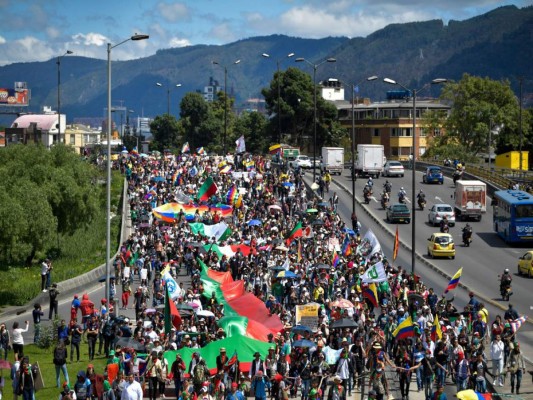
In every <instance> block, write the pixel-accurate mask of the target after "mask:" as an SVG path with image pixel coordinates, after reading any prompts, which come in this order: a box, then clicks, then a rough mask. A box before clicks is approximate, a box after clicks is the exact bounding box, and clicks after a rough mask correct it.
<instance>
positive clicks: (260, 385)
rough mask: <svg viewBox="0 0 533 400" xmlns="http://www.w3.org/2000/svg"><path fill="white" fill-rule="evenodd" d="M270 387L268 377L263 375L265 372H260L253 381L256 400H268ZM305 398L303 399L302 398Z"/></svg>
mask: <svg viewBox="0 0 533 400" xmlns="http://www.w3.org/2000/svg"><path fill="white" fill-rule="evenodd" d="M269 386H270V380H269V379H268V377H267V376H266V375H265V374H264V373H263V371H261V370H259V371H257V373H256V374H255V375H254V377H253V379H252V386H251V388H252V391H253V392H254V396H255V400H266V398H267V395H266V389H267V387H269ZM302 396H303V388H302ZM302 398H303V397H302Z"/></svg>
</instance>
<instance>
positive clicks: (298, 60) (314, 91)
mask: <svg viewBox="0 0 533 400" xmlns="http://www.w3.org/2000/svg"><path fill="white" fill-rule="evenodd" d="M294 61H296V62H305V63H307V64H309V65H310V66H311V67H313V182H315V181H316V165H315V163H316V123H317V121H316V69H317V68H318V67H320V66H321V65H322V64H324V63H327V62H328V63H334V62H337V60H336V59H335V58H327V59H325V60H324V61H322V62H321V63H318V64H313V63H312V62H310V61H308V60H306V59H305V58H303V57H299V58H297V59H296V60H294Z"/></svg>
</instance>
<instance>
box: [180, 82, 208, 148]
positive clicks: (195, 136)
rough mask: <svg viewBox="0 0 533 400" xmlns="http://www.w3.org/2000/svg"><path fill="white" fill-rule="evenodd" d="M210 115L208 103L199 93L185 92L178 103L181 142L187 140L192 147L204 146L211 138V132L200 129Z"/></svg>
mask: <svg viewBox="0 0 533 400" xmlns="http://www.w3.org/2000/svg"><path fill="white" fill-rule="evenodd" d="M209 117H210V114H209V104H208V103H207V102H206V101H205V99H204V98H203V97H202V95H201V94H199V93H192V92H191V93H187V94H186V95H185V96H183V99H182V100H181V103H180V120H179V125H180V130H181V132H180V133H181V134H182V137H183V142H189V145H190V146H191V148H192V149H195V148H197V147H200V146H206V145H207V144H208V143H210V142H211V140H212V133H211V132H206V131H204V130H202V129H201V126H202V124H204V123H205V122H206V121H207V120H208V119H209Z"/></svg>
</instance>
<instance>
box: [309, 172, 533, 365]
mask: <svg viewBox="0 0 533 400" xmlns="http://www.w3.org/2000/svg"><path fill="white" fill-rule="evenodd" d="M304 179H305V181H306V182H308V183H309V184H310V183H311V181H312V177H311V174H306V176H305V178H304ZM387 179H388V180H389V182H391V183H392V185H393V194H394V195H395V196H396V193H397V191H398V190H399V189H400V187H401V186H404V188H405V189H406V190H407V193H408V194H410V187H411V186H410V185H408V183H407V180H409V182H410V175H409V179H407V178H403V179H402V178H387ZM421 179H422V176H421V175H420V181H421ZM374 181H375V183H374V187H375V188H377V189H381V187H382V185H383V184H384V183H385V179H384V178H379V179H377V180H374ZM337 182H339V183H341V184H342V186H339V185H338V184H337ZM365 182H366V180H363V179H359V180H358V181H357V182H356V199H357V200H358V202H357V204H356V213H357V217H358V220H359V221H360V222H361V224H362V226H363V234H364V232H366V229H368V228H370V229H372V231H373V232H374V233H375V235H376V236H377V238H378V240H379V242H380V244H381V247H382V249H383V251H384V253H385V254H386V255H387V256H388V257H389V258H391V257H392V249H393V246H394V232H395V229H396V226H395V224H389V223H387V222H386V220H385V211H383V210H382V209H381V205H380V204H379V202H374V201H373V202H371V203H370V204H369V205H364V204H362V201H363V196H362V193H363V187H364V184H365ZM421 185H422V184H421ZM452 186H453V184H452V183H451V181H450V182H448V181H446V182H445V184H444V185H423V190H424V192H425V193H426V198H427V199H428V205H429V204H433V202H432V200H430V198H429V197H430V196H432V198H434V197H435V196H437V197H441V198H442V197H443V196H445V195H446V193H447V192H449V193H453V188H452ZM334 191H336V192H337V194H338V195H339V207H338V211H339V214H340V216H341V218H342V219H343V220H344V221H347V222H349V221H350V215H351V212H352V210H351V204H352V201H351V182H350V180H349V177H347V176H345V175H343V176H341V177H339V178H336V179H334V181H333V184H332V185H331V187H330V192H329V193H326V194H325V195H324V199H326V200H328V199H329V197H330V196H331V195H333V192H334ZM374 193H376V190H374ZM448 198H449V194H448ZM438 202H440V201H438ZM409 206H410V205H409ZM427 210H428V208H426V210H425V211H423V212H422V211H417V217H418V219H417V241H416V245H417V253H418V255H419V256H421V257H422V258H423V259H424V262H422V261H421V260H417V264H416V273H417V274H418V275H420V276H421V277H422V281H423V282H424V284H426V286H427V287H433V288H434V289H435V292H436V293H437V294H439V295H440V294H442V293H443V291H444V289H445V288H446V286H447V285H448V279H447V278H445V277H443V276H442V275H441V274H440V273H438V272H436V271H435V270H433V269H432V268H430V267H429V266H427V265H426V264H425V262H428V263H431V264H433V265H435V266H436V267H438V268H442V270H444V272H446V273H448V274H450V275H453V274H454V273H455V272H456V271H457V269H458V267H459V265H462V266H463V267H464V269H463V271H464V272H463V277H462V278H461V282H462V283H464V284H465V285H466V286H467V287H468V288H469V289H471V290H473V291H474V292H475V293H477V294H478V295H479V296H486V297H488V298H490V299H492V298H495V297H497V286H496V287H495V286H494V285H495V277H496V276H497V273H496V272H488V273H486V272H481V273H480V271H482V268H478V269H475V268H472V267H471V268H467V265H470V266H472V265H478V264H479V261H475V257H476V256H481V257H489V258H491V259H495V260H500V258H501V257H502V254H501V253H502V252H500V251H499V249H496V250H493V249H492V248H491V247H489V246H487V247H486V249H485V250H480V249H478V248H477V246H482V243H484V242H485V241H484V240H482V239H479V232H478V233H476V230H479V229H480V228H479V226H478V225H480V226H481V225H484V224H485V223H489V221H490V220H491V218H492V217H490V218H487V216H488V215H484V217H483V219H482V221H481V222H480V223H477V222H474V223H472V224H471V225H473V226H474V240H475V242H473V244H472V247H470V248H466V249H464V248H463V247H462V245H459V246H458V249H457V250H458V251H457V256H456V259H455V260H433V259H428V258H427V257H426V256H425V253H426V250H425V249H426V242H425V239H427V237H429V234H430V233H431V232H436V231H438V227H435V228H432V227H430V226H428V225H427ZM367 211H368V212H370V213H371V214H373V215H374V216H375V217H377V219H378V220H379V221H380V223H379V224H377V223H376V222H375V220H374V219H373V218H372V217H370V216H369V215H368V214H367ZM487 214H488V213H487ZM422 215H423V216H424V218H422ZM465 224H466V223H463V222H458V223H457V225H456V227H454V228H452V230H451V233H452V235H453V236H454V239H455V240H458V241H460V240H461V235H460V232H461V231H460V229H461V227H462V226H464V225H465ZM490 226H491V224H490V223H489V228H490ZM482 229H488V228H482ZM399 232H400V233H399V235H400V241H402V242H403V243H405V244H407V245H408V246H410V245H411V225H410V224H400V225H399ZM481 232H483V231H481ZM487 232H490V231H487ZM487 236H488V235H487ZM481 237H483V235H482V236H481ZM421 238H422V239H421ZM495 239H496V240H499V238H498V237H495ZM502 243H503V242H502ZM487 249H488V250H487ZM421 251H422V252H421ZM522 251H525V250H524V249H520V252H522ZM467 252H468V253H467ZM464 253H467V254H466V255H465V254H464ZM504 257H508V256H507V255H505V254H504ZM459 262H461V263H462V264H459ZM499 262H501V261H499ZM395 265H399V266H402V267H404V268H407V269H408V270H410V267H411V252H410V251H408V250H406V249H405V248H403V247H401V248H400V250H399V252H398V258H397V259H396V261H395ZM491 266H492V267H493V268H495V266H494V265H492V264H491ZM476 271H477V277H476ZM494 271H496V270H494ZM466 273H468V274H473V275H472V276H471V277H470V279H465V277H466V275H465V274H466ZM520 279H525V278H520ZM516 280H517V278H516V277H515V278H514V279H513V282H514V281H516ZM465 281H466V282H465ZM526 281H527V279H526ZM471 284H472V286H471ZM474 286H475V287H474ZM484 286H485V287H484ZM468 291H469V290H465V289H461V288H457V289H456V290H455V291H453V292H452V293H453V295H454V298H455V301H454V304H455V305H456V307H457V308H458V309H459V310H462V309H463V307H464V306H465V305H466V304H467V303H468V300H469V297H468ZM479 296H478V298H479ZM528 297H529V298H532V300H530V301H531V304H532V305H533V297H532V296H528V295H525V297H524V298H519V295H515V296H513V298H512V301H513V303H514V304H516V306H517V308H518V311H519V312H521V313H524V314H526V315H527V314H528V312H530V311H529V305H527V304H528V303H527V300H528ZM514 300H517V301H514ZM518 300H520V301H518ZM501 304H502V305H504V303H501ZM520 304H526V305H527V308H521V306H520ZM486 306H487V308H488V311H489V320H490V322H492V321H493V320H494V317H495V316H496V315H502V316H503V311H502V309H501V308H498V307H495V306H494V305H493V304H490V303H486ZM524 307H526V306H524ZM518 339H519V340H520V342H521V345H522V350H523V352H524V354H525V355H526V356H527V357H528V358H529V359H532V360H533V325H529V324H526V325H524V326H523V327H522V328H521V329H520V331H519V333H518Z"/></svg>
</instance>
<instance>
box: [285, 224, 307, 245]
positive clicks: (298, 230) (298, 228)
mask: <svg viewBox="0 0 533 400" xmlns="http://www.w3.org/2000/svg"><path fill="white" fill-rule="evenodd" d="M302 234H303V231H302V223H301V222H298V223H297V224H296V225H295V226H294V228H292V231H291V232H290V233H289V236H287V240H286V241H285V242H286V243H287V246H288V245H290V244H291V242H292V241H293V240H294V239H296V238H297V237H301V236H302Z"/></svg>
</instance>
